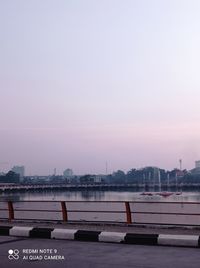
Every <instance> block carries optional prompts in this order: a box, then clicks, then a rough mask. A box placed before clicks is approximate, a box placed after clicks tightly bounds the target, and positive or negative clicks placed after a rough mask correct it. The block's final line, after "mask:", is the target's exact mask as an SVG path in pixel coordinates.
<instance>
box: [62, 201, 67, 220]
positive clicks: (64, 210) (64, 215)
mask: <svg viewBox="0 0 200 268" xmlns="http://www.w3.org/2000/svg"><path fill="white" fill-rule="evenodd" d="M61 207H62V216H63V221H65V222H66V221H67V220H68V219H67V208H66V204H65V201H61Z"/></svg>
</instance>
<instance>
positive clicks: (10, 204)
mask: <svg viewBox="0 0 200 268" xmlns="http://www.w3.org/2000/svg"><path fill="white" fill-rule="evenodd" d="M8 213H9V216H8V217H9V218H8V219H9V221H12V220H14V208H13V203H12V201H8Z"/></svg>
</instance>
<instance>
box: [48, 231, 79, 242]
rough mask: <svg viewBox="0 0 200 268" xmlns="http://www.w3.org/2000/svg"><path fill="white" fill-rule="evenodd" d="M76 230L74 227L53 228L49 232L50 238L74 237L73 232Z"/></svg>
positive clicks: (70, 238)
mask: <svg viewBox="0 0 200 268" xmlns="http://www.w3.org/2000/svg"><path fill="white" fill-rule="evenodd" d="M76 232H77V230H74V229H54V230H53V231H52V232H51V238H55V239H69V240H73V239H74V234H75V233H76Z"/></svg>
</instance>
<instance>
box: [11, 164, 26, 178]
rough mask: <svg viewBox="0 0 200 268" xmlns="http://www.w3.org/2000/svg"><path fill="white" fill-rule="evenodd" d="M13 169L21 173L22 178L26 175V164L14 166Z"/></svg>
mask: <svg viewBox="0 0 200 268" xmlns="http://www.w3.org/2000/svg"><path fill="white" fill-rule="evenodd" d="M11 170H12V171H13V172H15V173H16V174H19V176H20V179H21V178H23V177H24V174H25V168H24V166H14V167H13V168H12V169H11Z"/></svg>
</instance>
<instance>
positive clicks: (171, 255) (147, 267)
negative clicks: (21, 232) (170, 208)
mask: <svg viewBox="0 0 200 268" xmlns="http://www.w3.org/2000/svg"><path fill="white" fill-rule="evenodd" d="M44 249H51V250H52V253H50V254H40V253H39V254H38V253H27V252H28V250H44ZM10 250H18V252H17V253H18V255H19V258H18V259H13V258H12V259H8V255H9V252H10ZM11 253H12V252H11ZM11 255H12V254H11ZM54 255H61V256H64V259H62V260H45V257H44V256H47V257H48V256H54ZM24 256H25V258H24ZM36 256H42V257H43V258H42V259H34V258H35V257H36ZM0 259H1V267H2V268H5V267H7V268H12V267H13V268H23V267H24V268H26V267H29V268H40V267H41V268H45V267H46V268H57V267H58V268H79V267H80V268H111V267H114V268H133V267H134V268H172V267H174V268H199V264H200V253H199V248H174V247H158V246H142V245H121V244H111V243H96V242H80V241H66V240H46V239H16V238H11V237H0Z"/></svg>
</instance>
